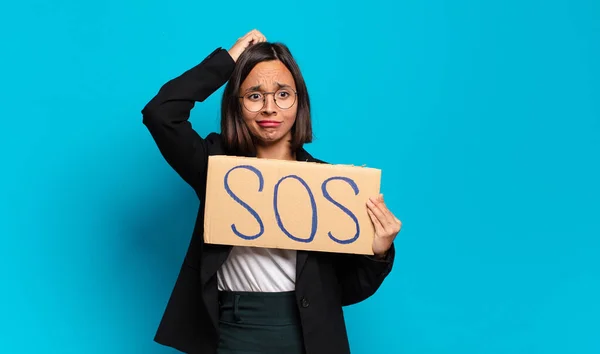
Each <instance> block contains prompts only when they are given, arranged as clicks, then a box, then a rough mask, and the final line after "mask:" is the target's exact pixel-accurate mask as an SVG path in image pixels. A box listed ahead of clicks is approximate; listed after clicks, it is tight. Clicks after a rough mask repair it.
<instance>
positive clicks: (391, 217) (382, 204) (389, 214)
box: [375, 194, 398, 224]
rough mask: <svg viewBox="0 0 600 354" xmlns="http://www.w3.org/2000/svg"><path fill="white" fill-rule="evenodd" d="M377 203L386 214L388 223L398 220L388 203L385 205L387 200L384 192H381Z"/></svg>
mask: <svg viewBox="0 0 600 354" xmlns="http://www.w3.org/2000/svg"><path fill="white" fill-rule="evenodd" d="M375 205H377V207H378V208H379V209H381V212H382V213H383V214H384V215H385V218H386V220H387V222H388V223H390V224H393V223H394V222H396V220H398V219H396V217H395V216H394V214H393V213H392V212H391V211H390V210H389V209H388V207H387V205H385V202H384V200H383V194H380V195H379V196H378V197H377V199H376V201H375Z"/></svg>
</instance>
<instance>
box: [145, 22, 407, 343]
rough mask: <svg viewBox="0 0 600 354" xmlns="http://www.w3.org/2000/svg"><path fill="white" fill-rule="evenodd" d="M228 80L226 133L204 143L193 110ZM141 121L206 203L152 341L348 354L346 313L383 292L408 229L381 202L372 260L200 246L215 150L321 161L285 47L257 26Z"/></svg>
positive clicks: (375, 208)
mask: <svg viewBox="0 0 600 354" xmlns="http://www.w3.org/2000/svg"><path fill="white" fill-rule="evenodd" d="M226 82H227V86H226V87H225V91H224V94H223V100H222V106H221V108H222V112H221V133H220V134H217V133H211V134H208V135H207V136H206V137H205V138H202V137H201V136H199V135H198V134H197V133H196V132H195V131H194V130H193V129H192V126H191V124H190V123H189V121H188V119H189V116H190V111H191V109H192V108H193V107H194V105H195V103H196V102H202V101H204V100H205V99H206V98H208V97H209V96H210V95H211V94H213V93H214V92H215V91H216V90H218V89H219V88H220V87H221V86H222V85H224V84H225V83H226ZM142 114H143V121H144V124H145V125H146V126H147V128H148V130H149V131H150V133H151V135H152V137H153V138H154V140H155V141H156V144H157V146H158V148H159V150H160V152H161V153H162V155H163V156H164V158H165V159H166V161H167V162H168V163H169V164H170V165H171V166H172V168H173V169H174V170H175V171H177V173H178V174H179V175H180V176H181V177H182V178H183V179H184V180H185V181H186V182H187V183H189V184H190V186H192V187H193V189H194V191H195V192H196V194H197V195H198V197H199V198H200V202H201V203H200V210H199V211H198V217H197V222H196V227H195V229H194V232H193V235H192V239H191V242H190V245H189V248H188V251H187V253H186V256H185V259H184V262H183V265H182V267H181V270H180V273H179V276H178V278H177V282H176V284H175V287H174V289H173V292H172V295H171V298H170V300H169V302H168V304H167V308H166V310H165V313H164V315H163V318H162V320H161V323H160V325H159V328H158V331H157V333H156V337H155V340H156V341H157V342H158V343H161V344H164V345H167V346H170V347H173V348H176V349H178V350H180V351H183V352H186V353H206V354H212V353H218V354H225V353H287V354H292V353H308V354H318V353H323V354H325V353H326V354H338V353H339V354H345V353H349V344H348V338H347V334H346V329H345V324H344V317H343V312H342V306H345V305H350V304H354V303H357V302H360V301H362V300H364V299H366V298H368V297H369V296H371V295H372V294H373V293H374V292H375V291H376V290H377V289H378V288H379V286H380V285H381V283H382V282H383V280H384V278H385V277H386V276H387V275H388V273H389V272H390V271H391V268H392V263H393V260H394V246H393V240H394V238H395V237H396V235H397V234H398V232H399V231H400V228H401V223H400V220H398V219H397V218H395V217H394V215H393V214H392V213H391V212H390V211H389V210H388V209H387V208H386V206H385V203H384V202H383V198H382V196H377V197H374V198H371V200H369V201H368V202H367V205H366V208H367V210H368V213H369V215H370V217H371V220H372V222H373V224H374V227H375V231H376V237H375V239H374V242H373V251H374V253H375V255H374V256H360V255H349V254H332V253H326V252H307V251H291V250H277V249H264V248H255V247H253V248H247V247H231V246H219V245H211V244H204V242H203V234H202V233H203V224H204V221H203V216H204V197H205V192H206V191H205V184H206V173H207V161H208V156H209V155H223V154H228V155H238V156H252V157H258V158H272V159H282V160H297V161H312V162H322V161H319V160H317V159H315V158H313V157H312V156H311V155H310V154H308V152H306V150H304V148H303V144H304V143H308V142H310V141H311V140H312V128H311V117H310V103H309V97H308V92H307V89H306V86H305V83H304V79H303V78H302V75H301V73H300V70H299V68H298V65H297V64H296V62H295V61H294V59H293V57H292V55H291V54H290V52H289V51H288V49H287V48H286V47H285V46H284V45H282V44H271V43H268V42H266V39H265V37H264V36H263V35H262V34H261V33H260V32H258V31H256V30H254V31H251V32H249V33H247V34H246V35H245V36H243V37H241V38H239V39H238V41H237V42H236V43H235V44H234V45H233V46H232V47H231V48H230V49H229V50H224V49H222V48H218V49H216V50H215V51H214V52H213V53H211V54H210V55H209V56H208V57H207V58H206V59H204V60H203V61H202V62H201V63H200V64H198V65H197V66H195V67H193V68H191V69H190V70H188V71H186V72H185V73H183V74H182V75H180V76H178V77H177V78H174V79H172V80H170V81H169V82H167V83H166V84H165V85H163V87H162V88H161V89H160V90H159V92H158V94H157V95H156V96H155V97H154V98H153V99H152V100H151V101H150V102H149V103H148V104H147V105H146V107H144V109H143V110H142Z"/></svg>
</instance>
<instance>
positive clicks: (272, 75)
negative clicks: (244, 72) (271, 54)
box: [242, 61, 294, 90]
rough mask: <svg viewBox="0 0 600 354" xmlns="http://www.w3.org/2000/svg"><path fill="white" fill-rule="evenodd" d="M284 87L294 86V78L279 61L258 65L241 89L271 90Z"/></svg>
mask: <svg viewBox="0 0 600 354" xmlns="http://www.w3.org/2000/svg"><path fill="white" fill-rule="evenodd" d="M285 86H294V77H293V76H292V73H291V72H290V71H289V70H288V68H287V67H286V66H285V65H284V64H283V63H281V62H280V61H266V62H261V63H258V64H257V65H256V66H254V68H252V70H251V71H250V73H249V74H248V77H246V80H244V82H243V83H242V88H244V89H247V88H250V87H255V88H257V89H263V90H271V89H278V88H281V87H285Z"/></svg>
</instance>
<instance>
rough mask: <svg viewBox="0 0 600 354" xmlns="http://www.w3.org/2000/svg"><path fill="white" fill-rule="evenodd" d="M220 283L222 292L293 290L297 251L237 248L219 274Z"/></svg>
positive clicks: (219, 286)
mask: <svg viewBox="0 0 600 354" xmlns="http://www.w3.org/2000/svg"><path fill="white" fill-rule="evenodd" d="M217 282H218V289H219V290H220V291H250V292H284V291H293V290H295V288H296V251H295V250H282V249H272V248H259V247H242V246H234V247H233V248H232V250H231V253H230V254H229V257H228V258H227V260H226V261H225V263H224V264H223V265H222V266H221V268H220V269H219V271H218V273H217Z"/></svg>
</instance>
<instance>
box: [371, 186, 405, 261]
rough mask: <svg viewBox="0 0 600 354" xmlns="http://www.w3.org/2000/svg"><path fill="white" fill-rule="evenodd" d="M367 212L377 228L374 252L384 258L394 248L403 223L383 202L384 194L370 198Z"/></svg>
mask: <svg viewBox="0 0 600 354" xmlns="http://www.w3.org/2000/svg"><path fill="white" fill-rule="evenodd" d="M367 212H368V213H369V217H371V221H372V222H373V226H374V227H375V238H374V239H373V252H374V253H375V256H377V257H383V256H385V254H386V252H387V251H388V250H389V249H390V247H392V243H393V242H394V239H395V238H396V235H398V233H399V232H400V230H401V229H402V222H401V221H400V220H399V219H398V218H397V217H395V216H394V214H392V212H391V211H390V210H389V209H388V208H387V206H386V205H385V203H384V201H383V194H380V195H379V196H377V197H372V198H369V200H368V201H367Z"/></svg>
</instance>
